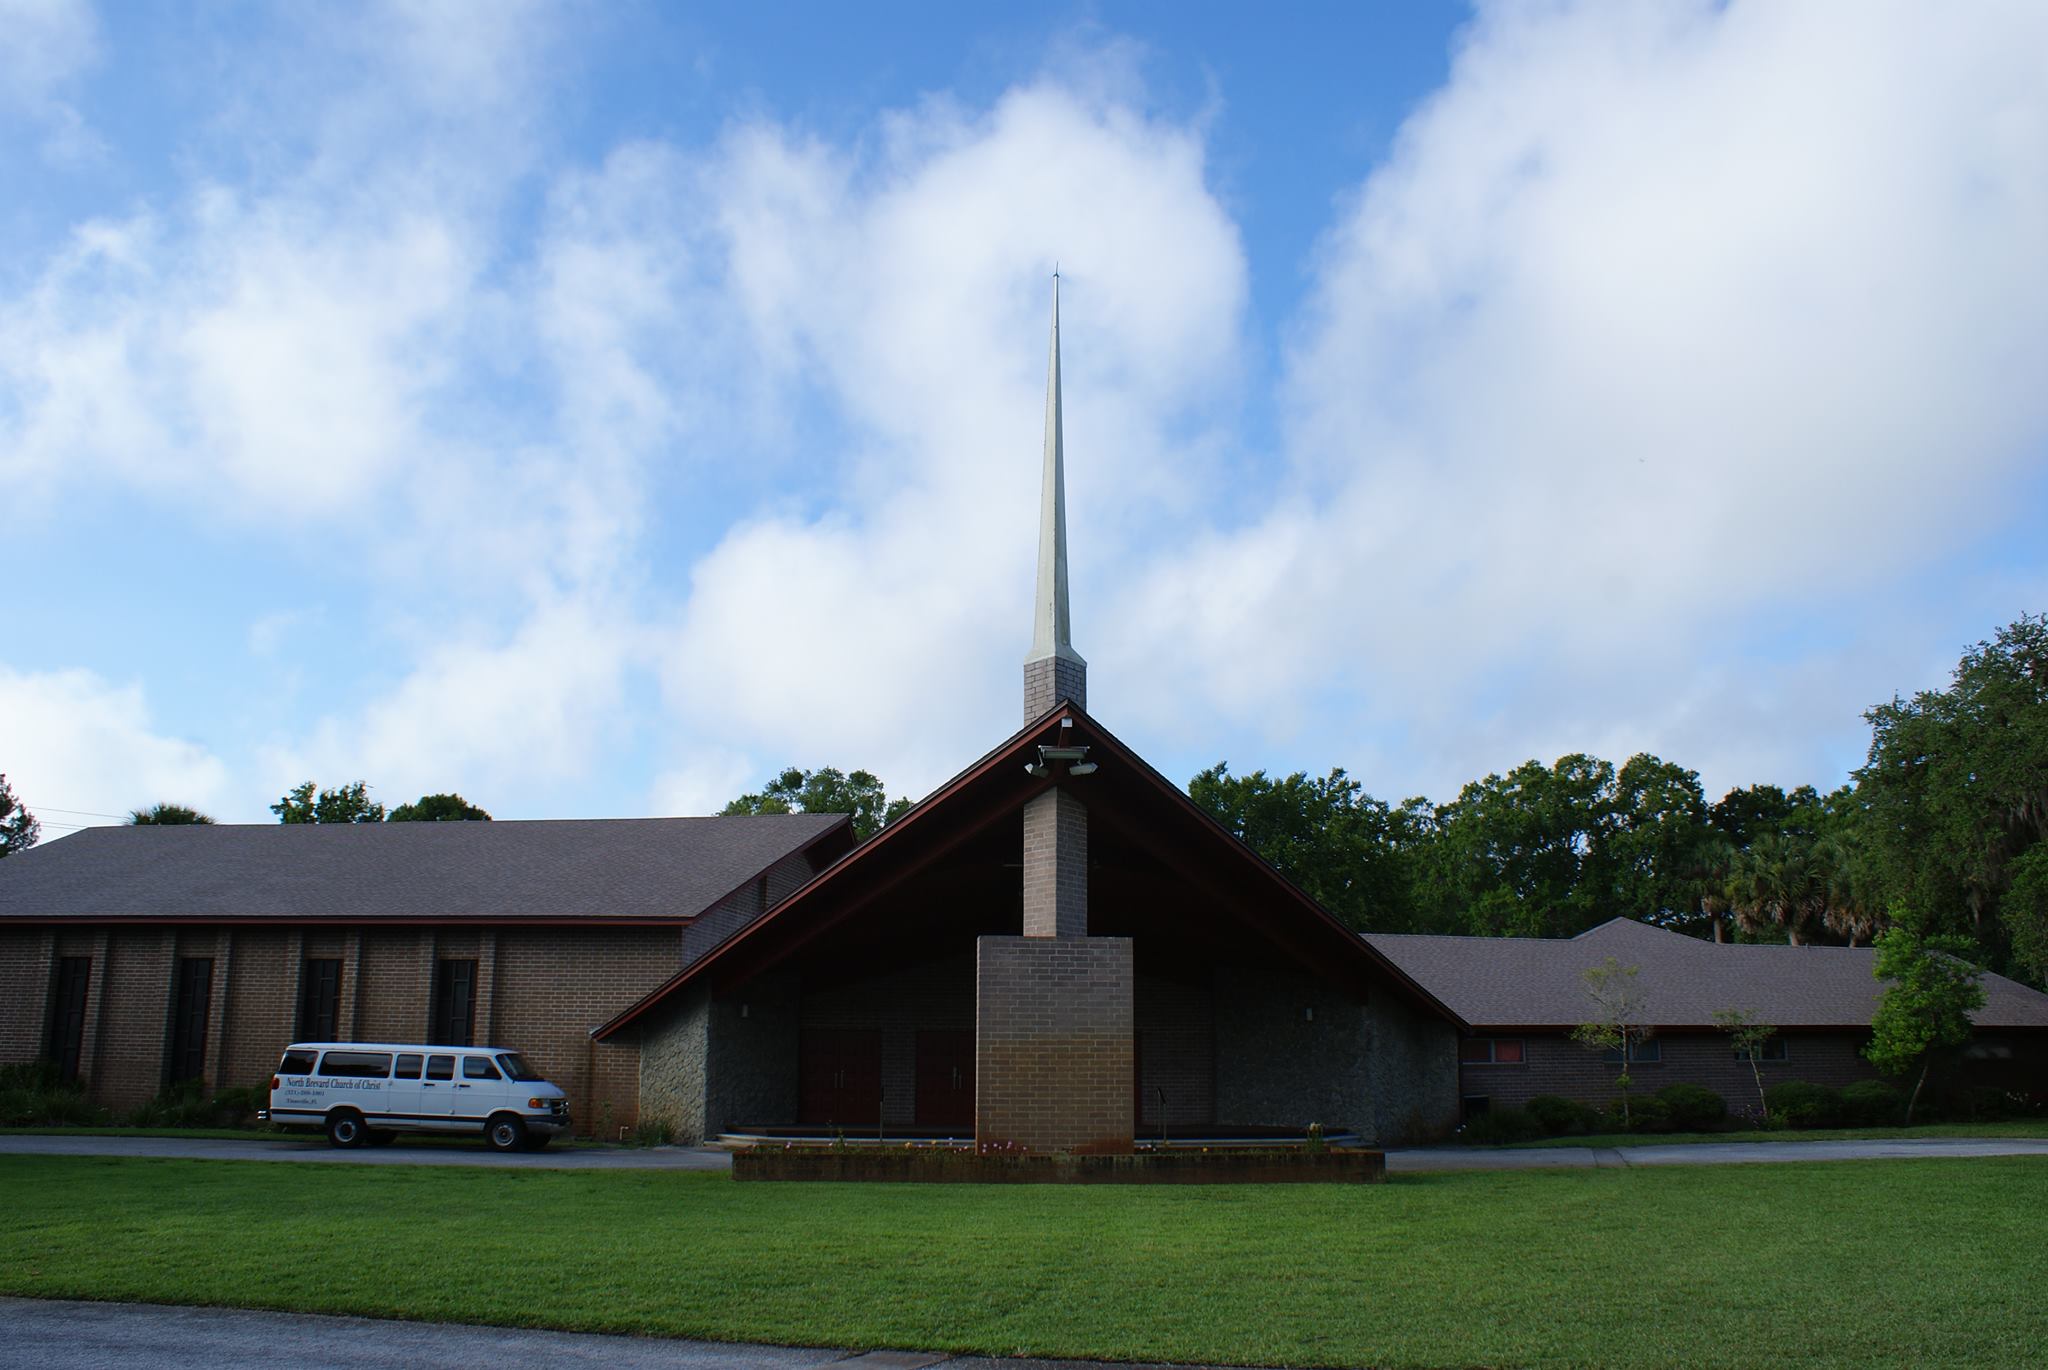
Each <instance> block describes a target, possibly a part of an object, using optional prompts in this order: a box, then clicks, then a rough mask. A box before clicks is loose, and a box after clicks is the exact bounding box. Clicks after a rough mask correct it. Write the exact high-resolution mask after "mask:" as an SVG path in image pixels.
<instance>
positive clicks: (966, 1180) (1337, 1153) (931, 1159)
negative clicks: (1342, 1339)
mask: <svg viewBox="0 0 2048 1370" xmlns="http://www.w3.org/2000/svg"><path fill="white" fill-rule="evenodd" d="M732 1175H733V1178H734V1179H736V1180H864V1181H869V1182H875V1183H897V1184H1375V1183H1378V1182H1379V1181H1381V1180H1384V1179H1386V1177H1387V1158H1386V1155H1385V1154H1384V1153H1383V1152H1378V1151H1362V1150H1361V1151H1352V1150H1338V1149H1332V1150H1328V1151H1278V1150H1272V1149H1267V1148H1250V1147H1247V1148H1242V1149H1238V1148H1223V1149H1217V1150H1210V1151H1148V1152H1140V1153H1138V1154H1136V1155H1129V1156H1073V1155H1067V1154H1065V1153H1059V1154H1053V1155H1033V1154H1031V1153H1028V1152H995V1153H985V1154H977V1153H975V1152H972V1151H967V1150H964V1149H961V1148H957V1147H849V1148H846V1149H843V1150H841V1149H836V1148H833V1147H778V1146H768V1147H754V1148H751V1149H749V1150H745V1151H735V1152H734V1153H733V1157H732Z"/></svg>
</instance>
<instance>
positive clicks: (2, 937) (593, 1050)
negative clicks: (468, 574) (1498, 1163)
mask: <svg viewBox="0 0 2048 1370" xmlns="http://www.w3.org/2000/svg"><path fill="white" fill-rule="evenodd" d="M1087 706H1088V680H1087V664H1086V662H1084V661H1083V660H1082V658H1081V656H1080V654H1079V653H1078V652H1077V651H1076V650H1075V649H1074V645H1073V643H1072V641H1071V639H1070V631H1069V620H1068V605H1067V550H1066V514H1065V497H1064V452H1063V450H1062V437H1061V417H1060V366H1059V308H1058V296H1057V283H1055V295H1054V304H1053V324H1052V346H1051V359H1050V368H1049V375H1048V379H1047V389H1046V413H1045V457H1044V481H1043V488H1042V496H1041V502H1040V511H1039V545H1038V583H1037V595H1036V606H1035V622H1034V629H1033V639H1032V646H1031V651H1030V654H1029V656H1028V657H1027V659H1026V661H1025V664H1024V725H1023V727H1022V729H1021V730H1019V731H1018V732H1017V733H1015V734H1013V735H1012V736H1010V737H1009V738H1007V739H1005V740H1003V741H1002V742H1000V743H999V744H997V745H996V747H995V748H994V749H993V750H991V751H990V752H989V753H988V754H987V755H985V756H983V757H982V758H980V759H979V760H977V761H975V762H974V763H973V764H971V765H969V766H968V767H967V768H966V769H965V770H963V771H961V772H960V773H959V774H958V775H956V776H954V777H953V778H952V779H951V780H949V781H947V782H946V783H945V784H943V785H941V786H940V787H939V788H938V789H937V790H936V791H934V792H933V793H932V794H931V795H930V796H929V797H927V798H926V799H925V800H924V801H923V802H922V803H920V804H919V805H918V806H917V807H916V808H914V809H912V810H911V811H910V812H909V813H908V814H906V815H905V816H903V817H902V818H900V819H898V820H897V821H896V822H895V823H892V824H890V825H889V826H888V827H887V828H885V829H883V830H882V832H880V833H879V834H877V835H876V836H874V837H873V838H871V839H869V840H868V841H867V842H865V843H860V844H858V845H856V844H855V842H854V839H853V835H852V832H851V829H850V828H849V826H848V823H847V820H846V819H845V818H844V817H843V816H838V815H820V814H795V815H757V816H748V817H733V818H651V819H619V820H560V821H542V822H495V823H482V822H478V823H401V824H381V823H378V824H362V825H335V826H329V825H317V824H316V825H292V826H283V825H276V826H272V825H264V826H219V827H123V828H89V829H86V830H84V831H82V832H79V833H75V834H73V835H72V836H69V837H65V838H62V839H60V840H57V841H53V842H50V843H47V844H45V845H43V846H41V847H37V848H35V849H32V850H30V851H28V852H26V853H23V854H20V855H18V856H15V857H12V858H10V859H8V860H7V861H5V862H0V1063H5V1062H15V1061H27V1060H33V1059H37V1058H39V1057H40V1058H44V1059H48V1060H50V1061H52V1062H53V1063H54V1064H55V1066H56V1068H57V1070H58V1071H59V1072H60V1073H61V1074H63V1075H65V1076H66V1077H69V1078H76V1079H82V1080H84V1081H86V1082H87V1085H88V1089H89V1091H90V1094H91V1095H92V1097H93V1098H94V1099H96V1100H97V1101H98V1102H100V1103H102V1104H104V1105H106V1106H108V1107H111V1108H116V1109H119V1108H127V1107H132V1106H133V1105H135V1104H137V1103H140V1102H142V1101H143V1100H145V1099H147V1098H148V1097H150V1096H151V1095H152V1094H154V1093H156V1092H157V1091H158V1090H159V1089H161V1088H162V1087H163V1086H164V1085H166V1084H167V1083H170V1082H173V1081H183V1080H191V1079H199V1080H203V1081H205V1082H206V1083H207V1084H209V1085H212V1086H221V1085H236V1084H253V1083H257V1082H259V1081H267V1080H268V1078H269V1075H270V1073H271V1071H272V1069H273V1068H274V1067H275V1065H276V1063H277V1059H278V1053H279V1050H280V1049H281V1048H282V1047H283V1046H284V1045H285V1044H286V1043H288V1042H290V1041H293V1040H345V1041H428V1042H439V1043H451V1044H457V1045H462V1044H470V1043H478V1044H482V1043H489V1044H493V1045H504V1046H510V1047H516V1048H519V1049H521V1050H523V1051H525V1052H526V1053H527V1054H528V1055H529V1056H530V1058H531V1059H532V1060H533V1061H534V1063H535V1064H536V1065H537V1066H538V1067H539V1068H540V1069H541V1070H542V1071H543V1072H544V1073H545V1074H546V1075H547V1076H548V1077H549V1078H550V1079H552V1080H554V1081H556V1082H557V1083H559V1084H561V1085H562V1086H563V1087H564V1088H565V1089H566V1090H567V1091H568V1092H569V1094H570V1098H571V1101H572V1109H573V1112H574V1114H575V1116H576V1117H577V1119H578V1120H579V1123H580V1125H581V1127H582V1128H583V1130H586V1131H591V1130H600V1129H609V1130H616V1129H618V1128H623V1127H625V1126H628V1125H630V1124H632V1123H634V1122H635V1121H636V1120H639V1119H656V1118H658V1119H664V1120H666V1121H668V1122H669V1123H671V1124H672V1125H673V1126H674V1127H675V1129H676V1132H677V1135H678V1136H679V1137H680V1138H682V1139H685V1140H696V1139H702V1138H708V1137H714V1136H718V1135H720V1134H724V1133H735V1132H737V1133H762V1132H765V1133H769V1134H771V1135H772V1134H775V1133H784V1134H787V1133H788V1132H791V1131H798V1132H811V1133H813V1134H817V1135H831V1134H832V1133H833V1132H836V1131H840V1130H844V1131H845V1132H846V1133H847V1134H848V1135H850V1136H853V1135H874V1134H876V1133H883V1132H886V1133H889V1134H893V1135H896V1136H903V1135H920V1134H921V1135H933V1136H952V1137H961V1138H965V1137H968V1136H972V1137H973V1138H975V1139H976V1140H978V1141H979V1142H980V1143H982V1144H984V1145H991V1146H994V1145H1011V1146H1019V1147H1028V1148H1029V1149H1031V1150H1033V1151H1073V1152H1119V1151H1127V1150H1129V1149H1131V1147H1132V1145H1133V1140H1134V1138H1139V1137H1156V1136H1159V1135H1161V1134H1168V1135H1172V1136H1177V1137H1196V1136H1205V1135H1206V1136H1213V1135H1226V1136H1227V1135H1244V1134H1245V1133H1252V1134H1263V1135H1273V1134H1275V1133H1287V1132H1292V1133H1294V1134H1296V1135H1299V1133H1300V1131H1301V1129H1303V1128H1304V1127H1305V1126H1306V1125H1308V1124H1310V1123H1320V1124H1322V1125H1323V1126H1324V1127H1325V1128H1326V1129H1328V1130H1330V1131H1332V1132H1337V1131H1348V1132H1351V1133H1354V1134H1357V1135H1358V1137H1359V1138H1360V1139H1361V1140H1363V1141H1365V1142H1367V1143H1377V1144H1381V1145H1385V1144H1389V1143H1392V1142H1396V1141H1401V1140H1409V1139H1419V1138H1425V1137H1432V1136H1439V1135H1442V1134H1444V1133H1446V1132H1448V1131H1449V1130H1451V1129H1452V1128H1453V1127H1454V1126H1455V1125H1456V1124H1457V1122H1458V1120H1459V1118H1460V1116H1461V1112H1462V1113H1465V1114H1469V1113H1471V1112H1473V1111H1475V1110H1478V1109H1483V1108H1485V1107H1487V1106H1488V1105H1489V1104H1490V1103H1491V1101H1492V1100H1493V1099H1494V1098H1496V1097H1497V1098H1499V1099H1500V1100H1501V1101H1502V1102H1517V1101H1519V1100H1520V1099H1522V1098H1525V1097H1527V1096H1528V1095H1530V1094H1534V1093H1544V1092H1555V1093H1563V1094H1569V1095H1576V1096H1579V1097H1582V1098H1586V1099H1588V1100H1589V1101H1592V1102H1602V1101H1604V1100H1605V1099H1606V1098H1608V1097H1609V1096H1610V1094H1611V1075H1612V1074H1613V1072H1614V1070H1615V1068H1616V1067H1614V1066H1612V1065H1609V1064H1606V1063H1603V1062H1601V1061H1600V1060H1599V1059H1598V1058H1597V1056H1595V1055H1592V1054H1589V1053H1587V1052H1586V1051H1584V1050H1583V1049H1581V1048H1578V1047H1576V1046H1574V1045H1572V1044H1571V1043H1570V1042H1569V1040H1568V1037H1567V1035H1566V1034H1567V1033H1568V1032H1569V1029H1570V1027H1571V1025H1572V1023H1573V1022H1575V1021H1576V1020H1577V1017H1578V1016H1581V1006H1580V1005H1579V1004H1578V1002H1577V1000H1578V997H1579V987H1578V984H1577V979H1578V975H1579V973H1580V972H1581V971H1583V969H1585V967H1586V966H1588V965H1592V964H1597V963H1598V962H1599V961H1600V960H1601V959H1602V956H1603V955H1605V954H1611V953H1612V952H1613V951H1614V950H1617V949H1619V950H1621V951H1622V952H1623V953H1624V954H1625V956H1626V958H1627V959H1629V960H1631V961H1633V962H1636V963H1639V964H1640V965H1641V966H1642V969H1643V977H1642V982H1643V984H1644V985H1645V986H1646V987H1647V988H1648V989H1649V998H1650V1001H1651V1004H1650V1006H1651V1009H1652V1011H1653V1013H1654V1012H1655V1010H1656V1009H1657V1007H1658V1005H1659V1003H1660V1002H1661V1003H1664V1004H1667V1005H1669V1006H1671V1008H1672V1011H1673V1013H1674V1014H1675V1015H1676V1016H1674V1017H1672V1018H1671V1020H1670V1021H1669V1022H1661V1021H1660V1022H1659V1025H1658V1032H1659V1037H1658V1038H1657V1039H1653V1040H1658V1041H1660V1042H1663V1043H1668V1044H1669V1050H1668V1059H1669V1061H1670V1064H1671V1066H1672V1067H1673V1069H1671V1071H1670V1074H1669V1076H1668V1077H1667V1078H1670V1079H1676V1078H1695V1077H1697V1078H1698V1079H1700V1080H1701V1082H1703V1083H1710V1084H1712V1085H1714V1086H1715V1087H1717V1088H1720V1089H1722V1090H1723V1092H1724V1093H1726V1094H1728V1095H1729V1097H1730V1098H1731V1099H1733V1098H1735V1091H1736V1090H1737V1089H1738V1088H1739V1087H1741V1086H1742V1084H1743V1082H1744V1080H1746V1079H1747V1078H1748V1076H1749V1073H1750V1072H1749V1070H1748V1067H1747V1066H1742V1067H1741V1068H1740V1069H1739V1070H1738V1069H1737V1068H1736V1066H1737V1063H1735V1062H1734V1061H1733V1060H1732V1057H1731V1055H1730V1052H1729V1049H1728V1047H1727V1045H1726V1042H1725V1039H1723V1038H1721V1037H1720V1036H1719V1035H1718V1034H1716V1033H1714V1032H1713V1030H1712V1022H1711V1013H1710V1010H1712V1009H1714V1008H1717V1007H1745V1006H1751V1007H1755V1008H1757V1009H1759V1010H1761V1012H1762V1015H1763V1016H1764V1017H1766V1018H1767V1019H1768V1020H1769V1021H1771V1022H1774V1023H1776V1024H1778V1025H1779V1026H1780V1027H1781V1029H1783V1032H1782V1035H1781V1038H1780V1041H1779V1043H1778V1050H1777V1051H1776V1052H1775V1053H1774V1054H1773V1056H1772V1057H1771V1059H1770V1060H1769V1061H1768V1062H1767V1063H1765V1064H1764V1066H1763V1067H1762V1068H1763V1069H1765V1070H1766V1071H1767V1072H1768V1073H1769V1074H1770V1075H1772V1076H1773V1077H1774V1078H1805V1079H1815V1080H1825V1081H1828V1082H1836V1083H1838V1082H1840V1081H1841V1080H1842V1079H1846V1078H1851V1077H1854V1076H1856V1075H1859V1074H1868V1073H1869V1071H1868V1067H1867V1065H1865V1064H1864V1063H1863V1062H1862V1061H1861V1059H1860V1058H1859V1057H1858V1056H1857V1054H1856V1046H1857V1045H1858V1043H1859V1042H1860V1041H1862V1040H1864V1039H1866V1038H1867V1037H1868V1032H1869V1015H1870V1013H1871V1012H1872V1011H1873V1010H1874V1008H1875V1005H1876V999H1877V993H1878V989H1879V986H1878V985H1877V984H1876V983H1875V982H1874V980H1872V978H1871V976H1870V969H1869V957H1870V955H1871V953H1870V952H1869V950H1868V949H1867V948H1865V949H1849V948H1798V947H1794V948H1781V947H1725V948H1724V947H1715V946H1712V945H1711V944H1706V943H1696V942H1694V941H1692V939H1689V938H1683V937H1679V936H1676V935H1675V934H1671V933H1667V932H1662V931H1659V930H1656V929H1651V928H1647V927H1642V926H1640V925H1636V924H1630V923H1627V922H1626V921H1625V920H1617V921H1616V923H1614V924H1610V925H1607V926H1606V927H1604V928H1601V929H1596V930H1595V931H1594V932H1593V933H1588V934H1586V935H1585V936H1584V937H1583V938H1581V939H1571V940H1569V941H1563V942H1556V941H1532V940H1530V939H1479V938H1417V937H1408V938H1401V937H1370V938H1368V937H1361V936H1359V935H1358V934H1356V933H1354V932H1352V931H1350V930H1348V929H1347V928H1345V927H1344V926H1343V925H1342V924H1340V923H1339V922H1338V921H1337V920H1336V919H1335V918H1333V917H1332V916H1331V915H1330V914H1329V913H1327V912H1325V911H1324V910H1323V909H1322V908H1321V907H1319V906H1318V905H1317V904H1316V903H1315V901H1313V900H1312V899H1310V898H1309V897H1308V896H1306V895H1305V894H1303V893H1302V892H1301V891H1300V890H1298V889H1296V888H1295V887H1294V886H1293V885H1292V884H1290V883H1289V882H1288V881H1286V880H1285V879H1283V878H1282V877H1281V876H1279V875H1278V874H1277V873H1276V872H1275V871H1274V870H1273V869H1272V867H1270V866H1269V865H1267V864H1266V863H1265V862H1264V861H1263V860H1261V859H1260V858H1259V857H1258V856H1257V855H1255V854H1254V853H1253V852H1252V851H1251V850H1250V849H1249V848H1247V847H1245V846H1244V845H1243V844H1242V843H1241V842H1239V841H1238V840H1237V839H1236V838H1235V837H1233V836H1231V835H1230V834H1229V833H1227V832H1225V831H1224V830H1223V829H1222V828H1221V827H1219V826H1218V825H1217V824H1216V823H1215V822H1214V821H1212V820H1211V819H1210V818H1209V817H1208V816H1207V815H1206V814H1204V813H1203V812H1202V811H1201V810H1199V809H1197V808H1196V807H1195V805H1194V804H1193V803H1192V802H1190V801H1189V799H1188V798H1187V796H1186V795H1185V794H1184V793H1182V791H1181V790H1180V789H1179V788H1178V787H1177V786H1175V785H1174V784H1173V783H1172V782H1171V781H1169V780H1168V779H1166V778H1165V777H1164V776H1162V775H1160V774H1159V773H1158V772H1157V771H1155V770H1153V769H1152V767H1150V766H1148V765H1147V764H1146V763H1145V762H1144V761H1143V759H1141V758H1140V757H1139V756H1137V755H1136V754H1135V753H1134V752H1132V751H1131V749H1130V748H1129V747H1127V746H1125V745H1124V744H1123V743H1122V742H1121V741H1119V740H1118V739H1117V737H1116V736H1115V735H1114V734H1112V733H1111V732H1110V731H1109V730H1108V729H1107V728H1105V727H1104V726H1103V725H1102V724H1101V723H1099V722H1097V721H1096V720H1095V718H1094V717H1092V716H1091V715H1090V714H1089V713H1088V707H1087ZM1581 943H1583V945H1581ZM1851 961H1853V962H1854V964H1851ZM1994 982H1995V983H1994ZM1987 988H1988V989H1989V990H1990V991H1991V994H1990V999H1989V1002H1988V1003H1987V1007H1986V1008H1985V1010H1983V1011H1981V1012H1980V1013H1979V1014H1978V1015H1977V1020H1978V1028H1979V1037H1980V1039H1981V1040H1980V1041H1979V1043H1977V1044H1976V1046H1975V1047H1973V1048H1972V1050H1978V1049H1979V1048H1981V1051H1982V1058H1983V1059H1982V1064H1983V1066H1984V1068H1985V1070H1986V1071H1988V1072H1990V1073H1991V1074H1992V1075H1999V1076H2000V1078H2001V1079H2002V1078H2003V1076H2004V1075H2012V1076H2013V1077H2014V1078H2013V1079H2012V1081H2011V1082H2010V1083H2013V1084H2017V1085H2019V1086H2021V1087H2028V1088H2031V1087H2035V1086H2038V1085H2039V1084H2040V1078H2039V1077H2040V1075H2041V1063H2042V1060H2043V1058H2044V1050H2043V1044H2044V1042H2048V996H2042V995H2040V994H2038V993H2035V992H2034V991H2032V990H2029V989H2026V988H2025V987H2023V986H2020V985H2016V984H2013V983H2012V982H2011V981H2005V980H2000V979H1999V977H1996V976H1991V977H1987ZM1754 994H1764V995H1765V996H1766V998H1768V999H1769V1002H1768V1003H1758V1004H1756V1005H1749V1004H1748V1002H1747V999H1746V998H1745V996H1746V995H1748V996H1751V997H1754ZM1660 1049H1661V1048H1660ZM1695 1058H1696V1059H1695ZM1685 1062H1691V1063H1692V1064H1691V1065H1690V1066H1687V1065H1684V1064H1683V1063H1685ZM1694 1067H1696V1069H1695V1068H1694ZM1661 1069H1662V1067H1661V1066H1659V1065H1658V1063H1656V1062H1646V1063H1644V1064H1642V1065H1641V1066H1639V1067H1638V1068H1636V1070H1635V1073H1636V1075H1637V1077H1638V1079H1639V1080H1641V1079H1643V1077H1645V1076H1647V1075H1654V1074H1657V1073H1658V1072H1659V1071H1660V1070H1661ZM2001 1072H2002V1073H2003V1074H2002V1075H2001V1074H2000V1073H2001ZM2014 1072H2017V1075H2014ZM2021 1077H2024V1078H2021ZM1664 1082H1665V1080H1664V1079H1659V1080H1656V1081H1654V1083H1652V1082H1650V1081H1644V1083H1646V1084H1650V1085H1651V1087H1654V1084H1661V1083H1664Z"/></svg>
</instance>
